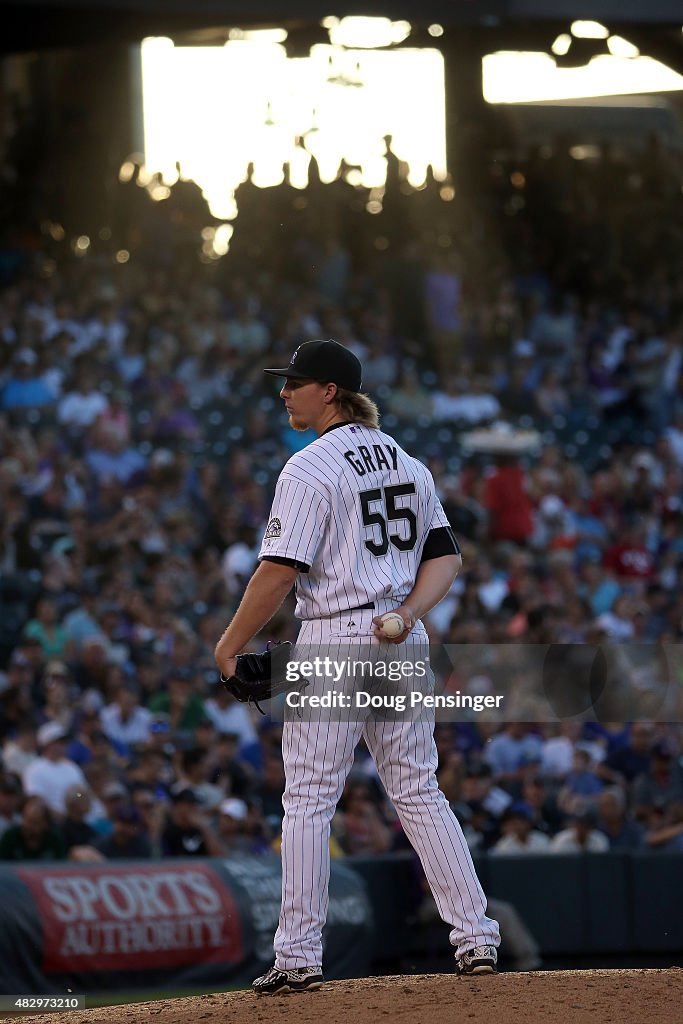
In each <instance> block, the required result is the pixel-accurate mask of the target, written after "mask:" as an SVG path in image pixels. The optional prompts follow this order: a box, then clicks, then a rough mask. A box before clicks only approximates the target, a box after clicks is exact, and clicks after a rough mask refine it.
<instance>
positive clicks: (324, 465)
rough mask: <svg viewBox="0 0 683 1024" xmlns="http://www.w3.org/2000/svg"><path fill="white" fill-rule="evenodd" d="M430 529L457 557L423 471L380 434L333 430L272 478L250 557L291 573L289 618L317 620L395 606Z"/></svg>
mask: <svg viewBox="0 0 683 1024" xmlns="http://www.w3.org/2000/svg"><path fill="white" fill-rule="evenodd" d="M438 528H446V529H447V530H448V534H449V536H450V538H451V542H452V546H451V547H450V549H449V550H450V551H452V552H457V551H458V550H459V549H458V545H457V542H456V541H455V538H453V535H452V533H451V531H450V527H449V524H448V520H447V519H446V515H445V513H444V510H443V508H442V507H441V502H440V501H439V499H438V498H437V496H436V493H435V490H434V480H433V479H432V475H431V473H430V472H429V470H428V469H427V467H426V466H424V465H423V464H422V463H421V462H419V461H418V460H417V459H414V458H412V456H410V455H408V454H407V453H406V452H404V451H403V449H402V448H401V447H400V446H399V445H398V444H397V442H396V441H395V440H394V439H393V438H392V437H390V436H389V435H388V434H385V433H383V432H382V431H381V430H376V429H374V428H372V427H365V426H361V425H360V424H358V423H343V424H333V426H332V427H330V428H329V429H328V430H327V431H326V432H325V433H324V434H322V436H321V437H318V438H317V439H316V440H315V441H313V442H312V443H311V444H310V445H308V447H307V448H304V449H303V450H302V451H300V452H297V453H296V454H295V455H293V456H292V458H291V459H289V461H288V462H287V463H286V465H285V467H284V469H283V470H282V473H281V474H280V477H279V479H278V482H277V486H276V489H275V498H274V500H273V506H272V509H271V513H270V519H269V522H268V526H267V528H266V531H265V535H264V538H263V543H262V545H261V551H260V553H259V558H260V559H272V560H274V561H284V562H287V563H291V564H293V565H296V566H298V567H299V568H300V569H301V571H300V573H299V575H298V576H297V582H296V596H297V604H296V616H297V618H300V619H317V618H325V617H327V616H330V615H334V614H336V613H338V612H344V611H348V610H350V609H353V608H358V607H359V606H362V605H365V604H367V603H369V602H374V601H377V600H379V599H387V598H388V599H390V600H391V601H392V602H395V603H396V605H400V604H401V602H402V601H403V600H404V599H405V598H406V597H407V595H408V594H409V593H410V591H411V590H412V589H413V586H414V583H415V576H416V574H417V571H418V568H419V566H420V561H421V559H422V556H423V549H424V546H425V541H426V540H427V536H428V534H429V531H430V530H435V529H438ZM442 532H443V530H442ZM439 553H446V552H442V551H439Z"/></svg>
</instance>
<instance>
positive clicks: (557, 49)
mask: <svg viewBox="0 0 683 1024" xmlns="http://www.w3.org/2000/svg"><path fill="white" fill-rule="evenodd" d="M571 45H572V37H571V36H570V35H569V33H568V32H563V33H562V34H561V35H559V36H558V37H557V39H556V40H555V42H554V43H553V45H552V46H551V47H550V49H551V50H552V51H553V53H554V54H555V55H556V56H557V57H564V55H565V53H569V47H570V46H571Z"/></svg>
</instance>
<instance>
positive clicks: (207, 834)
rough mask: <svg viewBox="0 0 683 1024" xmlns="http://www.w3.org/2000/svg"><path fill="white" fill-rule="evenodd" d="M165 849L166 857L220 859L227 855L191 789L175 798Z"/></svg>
mask: <svg viewBox="0 0 683 1024" xmlns="http://www.w3.org/2000/svg"><path fill="white" fill-rule="evenodd" d="M161 850H162V854H163V856H164V857H220V856H221V855H222V853H223V847H222V844H221V841H220V839H219V837H218V835H217V834H216V832H215V831H214V829H213V828H212V827H211V825H210V824H209V822H208V820H207V818H206V817H205V814H204V812H203V811H202V809H201V806H200V804H199V800H198V799H197V797H196V796H195V794H194V793H193V791H192V790H191V789H182V790H180V792H178V793H175V794H174V795H173V797H172V802H171V807H170V809H169V812H168V818H167V821H166V824H165V826H164V829H163V831H162V833H161Z"/></svg>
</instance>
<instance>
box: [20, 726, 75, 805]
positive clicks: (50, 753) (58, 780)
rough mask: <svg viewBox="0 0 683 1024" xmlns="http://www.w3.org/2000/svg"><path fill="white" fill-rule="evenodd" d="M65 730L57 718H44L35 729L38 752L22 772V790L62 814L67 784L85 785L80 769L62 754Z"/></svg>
mask: <svg viewBox="0 0 683 1024" xmlns="http://www.w3.org/2000/svg"><path fill="white" fill-rule="evenodd" d="M66 739H67V734H66V732H65V730H64V728H63V726H61V725H60V724H59V723H58V722H46V723H45V725H42V726H41V727H40V729H39V730H38V734H37V741H38V750H39V751H40V753H39V756H38V757H37V758H36V759H35V760H34V761H32V762H31V763H30V764H29V766H28V768H26V770H25V772H24V775H23V784H24V791H25V792H26V794H27V795H28V796H40V797H42V798H43V800H44V801H45V803H46V804H47V806H48V807H49V808H50V810H51V811H52V812H54V813H55V814H58V815H63V814H64V811H65V804H64V799H65V796H66V792H67V790H68V789H69V786H71V785H73V784H74V783H77V784H79V785H81V786H84V787H85V786H86V785H87V784H86V780H85V776H84V775H83V772H82V771H81V769H80V768H79V767H78V765H76V764H74V763H73V761H69V760H68V758H67V757H66Z"/></svg>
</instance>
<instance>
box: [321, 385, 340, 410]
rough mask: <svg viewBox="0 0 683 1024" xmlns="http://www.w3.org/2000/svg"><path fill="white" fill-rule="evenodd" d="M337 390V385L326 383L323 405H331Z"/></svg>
mask: <svg viewBox="0 0 683 1024" xmlns="http://www.w3.org/2000/svg"><path fill="white" fill-rule="evenodd" d="M338 390H339V388H338V387H337V385H336V384H327V385H326V391H325V399H324V400H325V405H331V404H332V402H334V400H335V398H336V395H337V391H338Z"/></svg>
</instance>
